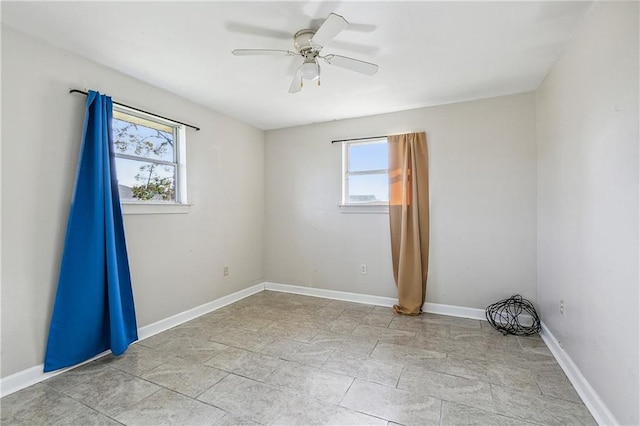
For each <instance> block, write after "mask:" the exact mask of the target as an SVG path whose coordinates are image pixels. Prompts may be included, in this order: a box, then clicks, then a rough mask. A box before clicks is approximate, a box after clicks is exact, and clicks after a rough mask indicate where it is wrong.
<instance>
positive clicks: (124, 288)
mask: <svg viewBox="0 0 640 426" xmlns="http://www.w3.org/2000/svg"><path fill="white" fill-rule="evenodd" d="M112 109H113V108H112V101H111V98H110V97H108V96H104V95H101V94H100V93H98V92H94V91H89V94H88V95H87V103H86V108H85V118H84V126H83V133H82V145H81V148H80V155H79V160H78V168H77V170H76V180H75V187H74V192H73V199H72V203H71V209H70V212H69V220H68V222H67V233H66V238H65V243H64V250H63V254H62V262H61V266H60V276H59V279H58V290H57V293H56V300H55V304H54V308H53V315H52V318H51V325H50V328H49V338H48V342H47V352H46V355H45V362H44V371H45V372H46V371H52V370H57V369H59V368H63V367H68V366H71V365H75V364H77V363H80V362H82V361H85V360H87V359H89V358H91V357H93V356H95V355H97V354H99V353H101V352H104V351H106V350H107V349H111V351H112V352H113V353H114V354H115V355H120V354H122V353H123V352H124V351H125V350H126V349H127V347H128V346H129V344H130V343H132V342H134V341H135V340H137V339H138V332H137V324H136V317H135V307H134V302H133V291H132V288H131V277H130V273H129V261H128V256H127V249H126V245H125V237H124V224H123V220H122V210H121V207H120V196H119V193H118V181H117V178H116V174H115V159H114V156H113V144H112V133H111V117H112Z"/></svg>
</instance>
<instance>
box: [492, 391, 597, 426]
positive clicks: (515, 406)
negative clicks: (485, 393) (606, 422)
mask: <svg viewBox="0 0 640 426" xmlns="http://www.w3.org/2000/svg"><path fill="white" fill-rule="evenodd" d="M491 391H492V394H493V403H492V411H494V412H496V413H498V414H502V415H505V416H509V417H515V418H518V419H522V420H526V421H530V422H535V423H540V424H544V425H582V426H586V425H596V424H597V423H596V422H595V420H594V419H593V417H592V416H591V414H590V413H589V411H588V410H587V408H586V407H585V406H584V404H582V403H577V402H569V401H564V400H560V399H555V398H549V397H546V396H542V395H539V396H538V395H532V394H531V393H528V392H522V391H518V390H514V389H513V388H507V387H502V386H496V385H492V386H491Z"/></svg>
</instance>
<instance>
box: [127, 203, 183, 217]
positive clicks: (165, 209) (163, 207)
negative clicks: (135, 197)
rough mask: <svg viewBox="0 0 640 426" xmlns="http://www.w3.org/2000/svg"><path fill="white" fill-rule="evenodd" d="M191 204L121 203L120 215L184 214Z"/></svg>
mask: <svg viewBox="0 0 640 426" xmlns="http://www.w3.org/2000/svg"><path fill="white" fill-rule="evenodd" d="M190 210H191V204H169V203H166V204H165V203H122V214H126V215H129V214H186V213H189V211H190Z"/></svg>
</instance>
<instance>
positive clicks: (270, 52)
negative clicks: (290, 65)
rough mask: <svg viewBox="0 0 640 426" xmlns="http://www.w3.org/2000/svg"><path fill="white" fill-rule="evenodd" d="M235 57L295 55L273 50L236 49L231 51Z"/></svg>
mask: <svg viewBox="0 0 640 426" xmlns="http://www.w3.org/2000/svg"><path fill="white" fill-rule="evenodd" d="M231 53H233V54H234V55H235V56H253V55H278V56H296V55H297V53H295V52H292V51H290V50H275V49H236V50H234V51H232V52H231Z"/></svg>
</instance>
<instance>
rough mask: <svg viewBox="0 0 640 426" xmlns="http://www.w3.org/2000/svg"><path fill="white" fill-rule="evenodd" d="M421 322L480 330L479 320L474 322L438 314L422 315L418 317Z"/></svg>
mask: <svg viewBox="0 0 640 426" xmlns="http://www.w3.org/2000/svg"><path fill="white" fill-rule="evenodd" d="M419 318H420V320H421V321H424V322H427V323H433V324H442V325H451V326H458V327H469V328H475V329H481V328H482V326H481V325H480V322H481V321H480V320H474V319H470V318H460V317H450V316H447V315H438V314H427V313H425V314H422V315H420V316H419Z"/></svg>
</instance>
